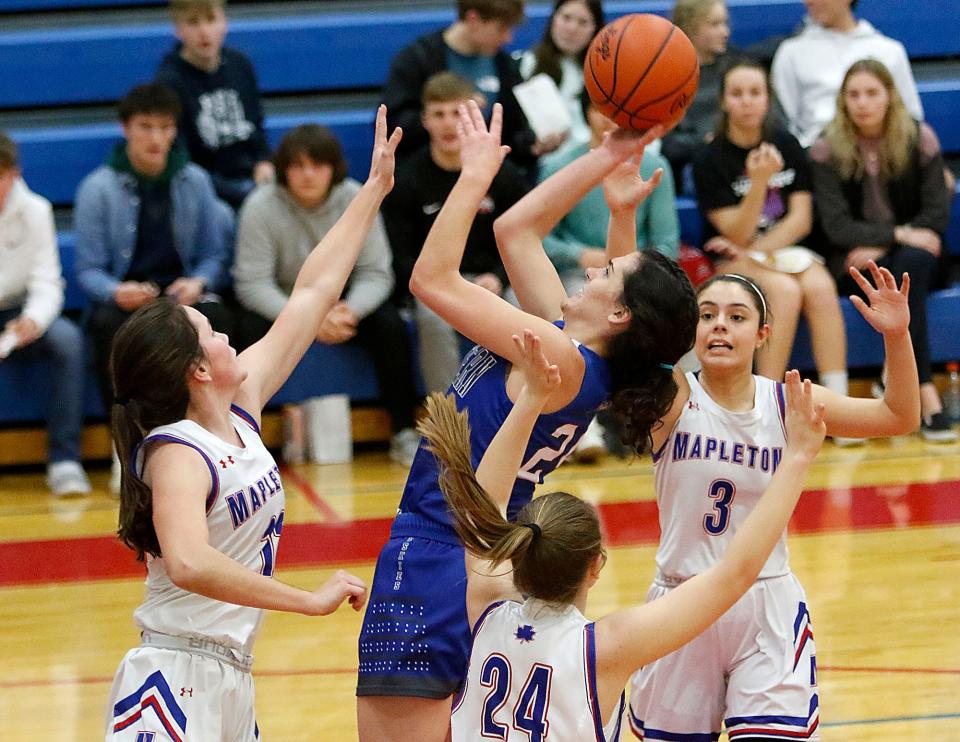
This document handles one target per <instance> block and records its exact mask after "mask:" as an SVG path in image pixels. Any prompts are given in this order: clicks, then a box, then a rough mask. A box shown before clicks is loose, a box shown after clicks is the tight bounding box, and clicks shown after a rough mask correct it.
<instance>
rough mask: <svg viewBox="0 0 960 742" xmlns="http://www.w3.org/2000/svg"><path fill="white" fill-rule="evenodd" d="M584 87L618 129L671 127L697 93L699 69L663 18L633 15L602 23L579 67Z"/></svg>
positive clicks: (687, 43) (693, 55)
mask: <svg viewBox="0 0 960 742" xmlns="http://www.w3.org/2000/svg"><path fill="white" fill-rule="evenodd" d="M583 79H584V86H585V87H586V90H587V93H588V94H589V96H590V100H592V101H593V104H594V105H595V106H596V107H597V110H599V111H600V112H601V113H602V114H603V115H604V116H606V117H607V118H609V119H612V120H613V121H614V122H615V123H616V124H617V126H619V127H620V128H622V129H634V130H636V131H646V130H647V129H649V128H650V127H652V126H654V125H656V124H662V125H663V127H664V129H665V130H669V129H671V128H672V127H673V126H675V125H676V123H677V122H678V121H680V119H682V118H683V114H684V113H686V110H687V106H689V105H690V102H691V101H692V100H693V96H694V93H696V92H697V83H698V82H699V80H700V64H699V62H698V61H697V52H696V51H695V50H694V48H693V44H691V43H690V39H688V38H687V35H686V34H685V33H684V32H683V31H681V30H680V29H679V28H677V27H676V26H675V25H673V24H672V23H671V22H670V21H668V20H667V19H666V18H661V17H660V16H658V15H652V14H648V13H633V14H630V15H625V16H623V17H622V18H618V19H617V20H615V21H613V22H612V23H608V24H607V25H606V26H604V27H603V28H602V29H600V32H599V33H598V34H597V35H596V36H595V37H594V39H593V41H592V42H591V43H590V48H589V49H588V50H587V56H586V59H585V60H584V62H583Z"/></svg>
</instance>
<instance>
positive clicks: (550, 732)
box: [423, 332, 824, 742]
mask: <svg viewBox="0 0 960 742" xmlns="http://www.w3.org/2000/svg"><path fill="white" fill-rule="evenodd" d="M516 342H518V344H520V345H523V346H526V347H528V348H530V356H529V358H528V359H527V360H525V361H523V362H518V363H517V368H518V370H519V372H520V373H522V374H523V377H524V381H525V385H524V387H523V388H522V389H521V390H520V392H519V394H518V395H517V401H516V404H515V405H514V408H513V410H512V411H511V413H510V415H509V416H508V418H507V420H506V422H505V423H504V425H503V427H502V428H501V430H500V432H499V433H498V434H497V436H496V437H495V438H494V440H493V442H492V443H491V444H490V446H489V447H488V449H487V451H486V453H485V454H484V457H483V460H482V461H481V463H480V465H479V467H478V468H477V471H476V475H475V476H474V474H473V471H472V461H471V456H470V444H469V440H470V431H469V429H468V425H467V415H466V413H459V414H458V413H457V412H456V406H455V403H454V401H453V400H452V399H451V398H449V397H448V398H446V399H444V398H441V397H437V396H435V397H432V398H431V399H430V401H429V404H430V417H429V419H428V420H427V421H425V423H424V424H423V433H424V435H425V436H426V438H427V441H428V443H429V445H430V447H431V449H432V450H433V451H434V452H435V453H436V455H437V457H438V459H439V460H440V469H441V480H440V481H441V487H442V489H443V493H444V496H445V497H446V499H447V501H448V503H449V505H450V509H451V513H452V515H453V520H454V525H455V528H456V531H457V534H458V535H459V537H460V538H461V539H462V540H463V543H464V545H465V546H466V549H467V554H468V558H467V580H468V586H467V611H468V616H469V619H470V621H471V623H472V624H473V625H474V633H473V646H472V649H471V653H470V666H469V670H468V673H467V680H466V684H465V686H464V688H463V691H462V693H461V695H460V696H459V698H458V699H457V701H456V702H455V703H454V707H453V715H452V738H453V742H466V741H467V740H476V739H479V738H480V737H484V738H488V737H489V738H494V739H504V740H506V739H514V738H515V737H517V736H519V737H521V738H529V739H531V740H533V739H536V740H541V739H549V740H552V741H553V742H581V741H582V740H587V739H591V740H592V739H595V740H598V741H600V742H613V741H614V740H617V739H618V738H619V734H620V720H621V718H622V715H623V708H624V694H623V688H624V685H625V684H626V682H627V680H628V678H629V676H630V674H631V672H632V671H633V670H632V666H633V664H634V663H640V664H645V663H647V662H650V661H652V660H654V659H656V658H657V657H661V656H663V655H664V654H666V653H667V652H670V651H671V650H673V649H675V648H677V647H678V646H680V645H681V644H682V643H683V642H685V641H688V640H689V639H691V638H692V637H694V636H696V635H697V634H698V633H699V632H701V631H703V630H704V629H705V628H707V626H708V625H709V624H710V623H711V622H712V621H714V620H716V619H717V618H718V617H719V616H720V615H721V614H722V613H723V612H724V611H725V610H727V608H729V607H730V606H731V605H732V604H733V603H734V601H736V600H737V599H738V598H739V597H740V596H741V595H743V593H744V591H745V590H747V589H748V588H749V587H750V585H751V584H752V582H753V580H754V579H755V578H756V576H757V574H758V573H759V571H760V569H761V567H762V566H763V564H764V561H765V560H766V559H767V557H768V556H769V555H770V551H771V549H773V548H774V546H775V545H776V544H777V542H778V539H779V537H780V534H781V533H782V531H783V529H784V528H785V527H786V525H787V521H788V519H789V518H790V514H791V513H792V512H793V508H794V506H795V505H796V502H797V500H798V499H799V497H800V493H801V490H802V487H803V481H804V479H805V475H806V472H807V468H808V467H809V464H810V462H811V461H812V460H813V459H814V457H815V456H816V454H817V452H818V451H819V449H820V445H821V443H822V442H823V436H824V424H823V421H822V418H821V413H822V406H818V405H815V404H814V401H813V393H812V385H811V384H810V382H809V381H807V382H805V383H804V384H801V382H800V376H799V374H798V373H797V372H796V371H792V372H790V374H789V375H788V380H787V396H788V399H789V407H788V409H789V413H788V414H787V417H786V421H785V426H786V430H787V437H788V443H787V446H786V448H785V450H784V451H783V454H782V458H781V462H780V469H779V472H778V474H777V475H776V476H775V477H773V479H772V481H771V482H770V484H769V485H768V487H767V491H766V493H765V494H764V495H763V497H762V499H761V501H760V502H759V504H758V505H757V507H756V509H755V511H754V513H753V514H752V515H751V516H750V517H749V518H748V519H747V521H746V522H745V523H744V525H743V528H742V529H741V531H740V533H739V534H738V535H737V536H736V538H734V539H733V540H732V541H731V542H730V545H729V547H728V549H727V551H726V553H725V555H724V556H723V558H721V559H720V560H719V561H718V562H717V563H716V564H715V565H714V566H713V567H712V568H711V569H709V570H707V571H705V572H704V573H703V574H702V575H700V576H698V577H695V578H693V579H691V580H689V581H688V582H686V583H685V584H684V585H682V586H680V587H679V588H677V589H676V590H674V591H673V592H672V593H671V595H669V596H668V597H667V598H665V599H664V600H662V601H657V602H655V603H649V604H646V605H641V606H636V607H633V608H628V609H625V610H621V611H617V612H616V613H613V614H610V615H608V616H606V617H604V618H601V619H600V620H598V621H596V622H595V623H591V622H589V621H588V620H587V619H586V618H584V615H583V613H584V611H585V608H586V602H587V594H588V592H589V590H590V588H591V587H592V586H593V585H594V584H595V583H596V581H597V580H598V578H599V576H600V570H601V569H602V568H603V565H604V562H605V561H606V552H605V550H604V548H603V546H602V543H601V536H600V527H599V523H598V520H597V514H596V511H595V510H594V508H593V507H592V506H591V505H589V504H586V503H584V502H583V501H581V500H579V499H577V498H575V497H573V496H572V495H568V494H566V493H563V492H554V493H551V494H548V495H544V496H542V497H539V498H537V499H536V500H534V501H533V502H531V503H530V504H528V505H526V506H525V507H524V508H523V509H522V510H521V511H520V513H519V514H518V516H517V518H516V521H515V522H510V521H509V520H507V519H506V506H507V503H508V502H509V500H510V493H511V488H512V484H513V482H512V480H513V472H515V471H516V469H517V466H518V465H519V464H520V452H521V451H522V450H523V447H524V444H525V442H526V439H527V436H528V435H529V433H530V431H531V429H532V428H533V426H534V424H535V421H536V416H537V414H538V412H539V411H540V410H541V409H542V407H543V405H544V403H545V402H546V401H547V400H548V399H549V398H550V396H551V394H552V390H553V388H554V387H555V386H557V385H558V384H559V379H558V378H557V376H559V372H558V371H557V369H556V366H549V365H548V363H547V361H546V359H544V358H543V356H542V353H540V349H539V343H538V338H536V337H535V336H533V335H532V333H529V332H527V333H525V335H524V338H523V340H522V341H521V340H520V339H519V338H517V340H516ZM520 373H518V374H517V375H518V376H519V375H520ZM504 563H509V565H510V566H512V573H511V572H510V570H508V569H507V568H506V566H505V564H504ZM511 578H512V579H511ZM521 594H522V595H524V596H526V597H525V598H521V597H520V595H521ZM491 601H494V602H491ZM511 730H515V731H514V732H511Z"/></svg>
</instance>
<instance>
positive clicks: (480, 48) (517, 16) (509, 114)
mask: <svg viewBox="0 0 960 742" xmlns="http://www.w3.org/2000/svg"><path fill="white" fill-rule="evenodd" d="M523 2H524V0H457V20H455V21H454V22H453V23H452V24H451V25H450V26H448V27H447V28H445V29H442V30H440V31H434V32H432V33H429V34H426V35H425V36H421V37H420V38H419V39H417V40H416V41H414V42H413V43H412V44H411V45H410V46H408V47H406V48H405V49H402V50H401V51H400V52H399V53H398V54H397V56H396V57H394V59H393V61H392V62H391V63H390V72H389V74H388V76H387V81H386V84H385V85H384V86H383V93H382V95H383V102H384V103H386V104H387V111H388V116H389V118H390V126H391V127H394V126H401V127H403V141H402V142H401V143H400V152H399V154H400V155H401V156H404V155H409V154H411V153H412V152H414V151H415V150H417V149H419V148H420V147H422V146H423V145H424V144H426V143H427V139H428V135H427V132H426V130H425V129H424V127H423V125H422V121H421V114H422V112H423V108H422V103H421V97H420V96H421V92H422V90H423V86H424V84H425V83H426V82H427V80H428V79H429V78H430V77H431V76H432V75H434V74H436V73H438V72H443V71H445V70H449V71H450V72H455V73H457V74H458V75H460V76H461V77H464V78H466V79H467V80H470V81H472V83H473V85H474V88H475V91H474V92H475V97H476V99H477V101H478V103H480V105H481V108H482V109H483V111H484V115H485V116H486V117H487V118H488V119H489V117H490V111H491V110H492V109H493V104H494V103H497V102H499V103H500V104H501V105H502V106H503V143H504V144H508V145H510V147H511V151H510V159H511V160H513V162H514V163H515V164H517V165H518V166H520V167H521V168H523V169H524V170H526V171H527V172H528V173H530V174H531V175H532V176H533V175H535V172H534V168H535V167H536V160H537V157H539V156H540V155H542V154H546V153H547V152H549V151H551V148H553V149H555V148H556V147H557V146H559V144H560V143H559V141H550V142H538V141H536V138H535V136H534V134H533V132H532V131H531V130H530V127H529V125H528V124H527V120H526V118H525V117H524V115H523V111H522V110H521V109H520V105H519V103H517V99H516V98H515V97H514V95H513V86H514V85H516V84H517V83H519V82H520V74H519V72H518V71H517V67H516V64H515V63H514V61H513V59H512V58H511V57H510V55H509V54H507V52H506V51H504V48H503V47H504V46H505V45H506V44H508V43H510V40H511V39H512V38H513V29H514V28H515V27H516V26H517V25H518V24H519V23H520V22H522V21H523Z"/></svg>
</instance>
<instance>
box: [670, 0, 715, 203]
mask: <svg viewBox="0 0 960 742" xmlns="http://www.w3.org/2000/svg"><path fill="white" fill-rule="evenodd" d="M673 22H674V23H675V24H676V25H677V27H679V28H680V30H681V31H683V32H684V33H685V34H686V35H687V36H688V37H689V38H690V41H691V42H692V43H693V48H694V49H696V51H697V59H698V60H699V62H700V84H699V86H698V87H697V93H696V95H695V96H694V98H693V102H692V103H691V104H690V107H689V108H688V109H687V112H686V113H685V114H684V116H683V118H682V119H681V120H680V123H679V124H677V125H676V126H675V127H674V128H673V130H672V131H669V132H667V133H666V134H664V136H663V146H662V151H663V154H664V155H665V156H666V158H667V159H668V160H669V161H670V165H671V166H672V167H673V176H674V183H675V184H676V187H677V190H678V191H679V192H683V191H686V190H689V188H685V187H684V182H685V181H687V180H688V179H689V175H688V176H687V177H686V178H685V177H684V168H686V167H687V166H688V165H689V164H690V163H691V162H693V157H694V155H695V154H696V153H697V151H698V150H699V149H700V148H701V147H703V146H704V145H705V144H706V143H707V142H709V141H710V140H711V139H712V138H713V133H714V131H715V130H716V127H717V115H718V114H719V112H720V76H721V74H722V73H723V70H724V69H725V68H726V66H727V65H728V64H729V62H730V53H729V52H728V50H727V42H728V41H729V40H730V15H729V13H728V12H727V4H726V3H725V2H724V0H677V3H676V5H674V6H673Z"/></svg>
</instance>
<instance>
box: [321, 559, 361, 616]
mask: <svg viewBox="0 0 960 742" xmlns="http://www.w3.org/2000/svg"><path fill="white" fill-rule="evenodd" d="M313 598H314V605H313V606H312V609H311V611H310V615H311V616H328V615H330V614H331V613H333V612H334V611H335V610H337V608H339V607H340V604H341V603H343V601H344V600H346V601H347V602H348V603H350V607H351V608H353V610H355V611H359V610H360V609H361V608H363V605H364V603H366V602H367V586H366V584H365V583H364V581H363V580H361V579H360V578H359V577H354V576H353V575H352V574H350V573H349V572H345V571H344V570H342V569H338V570H337V571H336V572H335V573H334V575H333V577H331V578H330V579H329V580H327V581H326V582H325V583H324V584H323V585H321V586H320V587H318V588H317V589H316V590H314V591H313Z"/></svg>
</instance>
